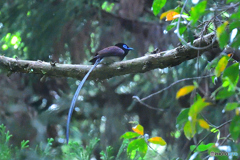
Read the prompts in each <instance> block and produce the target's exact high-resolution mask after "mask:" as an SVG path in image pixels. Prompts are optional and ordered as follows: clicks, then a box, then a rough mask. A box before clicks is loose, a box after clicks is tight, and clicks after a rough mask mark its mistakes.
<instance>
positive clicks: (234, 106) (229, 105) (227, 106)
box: [224, 102, 239, 111]
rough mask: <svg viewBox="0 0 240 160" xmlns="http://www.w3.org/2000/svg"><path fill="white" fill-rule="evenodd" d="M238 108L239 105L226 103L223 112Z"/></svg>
mask: <svg viewBox="0 0 240 160" xmlns="http://www.w3.org/2000/svg"><path fill="white" fill-rule="evenodd" d="M238 106H239V103H237V102H234V103H227V104H226V106H225V108H224V110H225V111H232V110H234V109H236V108H237V107H238Z"/></svg>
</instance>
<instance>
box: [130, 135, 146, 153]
mask: <svg viewBox="0 0 240 160" xmlns="http://www.w3.org/2000/svg"><path fill="white" fill-rule="evenodd" d="M147 149H148V146H147V143H146V142H145V140H144V139H143V138H139V139H136V140H133V141H131V142H130V143H129V144H128V148H127V153H128V154H129V155H130V154H131V152H132V151H134V150H138V151H139V153H140V155H141V157H144V156H145V155H146V153H147Z"/></svg>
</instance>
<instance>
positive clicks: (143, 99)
mask: <svg viewBox="0 0 240 160" xmlns="http://www.w3.org/2000/svg"><path fill="white" fill-rule="evenodd" d="M211 76H214V75H206V76H201V77H192V78H184V79H180V80H177V81H176V82H173V83H172V84H170V85H169V86H168V87H166V88H163V89H161V90H160V91H157V92H155V93H153V94H150V95H149V96H147V97H144V98H142V99H140V101H145V100H146V99H148V98H151V97H152V96H155V95H157V94H159V93H162V92H163V91H165V90H167V89H169V88H170V87H172V86H174V85H175V84H178V83H180V82H183V81H189V80H194V79H201V78H207V77H211ZM136 97H137V96H136Z"/></svg>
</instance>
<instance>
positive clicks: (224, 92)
mask: <svg viewBox="0 0 240 160" xmlns="http://www.w3.org/2000/svg"><path fill="white" fill-rule="evenodd" d="M234 94H235V92H234V91H228V89H227V88H223V89H222V90H220V91H219V92H218V93H217V96H216V97H215V99H216V100H219V99H226V98H229V97H231V96H232V95H234Z"/></svg>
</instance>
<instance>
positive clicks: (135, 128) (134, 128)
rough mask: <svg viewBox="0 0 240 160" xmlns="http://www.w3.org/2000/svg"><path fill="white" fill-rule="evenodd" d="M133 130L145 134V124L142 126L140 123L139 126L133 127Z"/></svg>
mask: <svg viewBox="0 0 240 160" xmlns="http://www.w3.org/2000/svg"><path fill="white" fill-rule="evenodd" d="M132 130H133V131H134V132H136V133H138V134H140V135H143V134H144V128H143V126H141V125H140V124H138V125H137V126H135V127H132Z"/></svg>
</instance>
